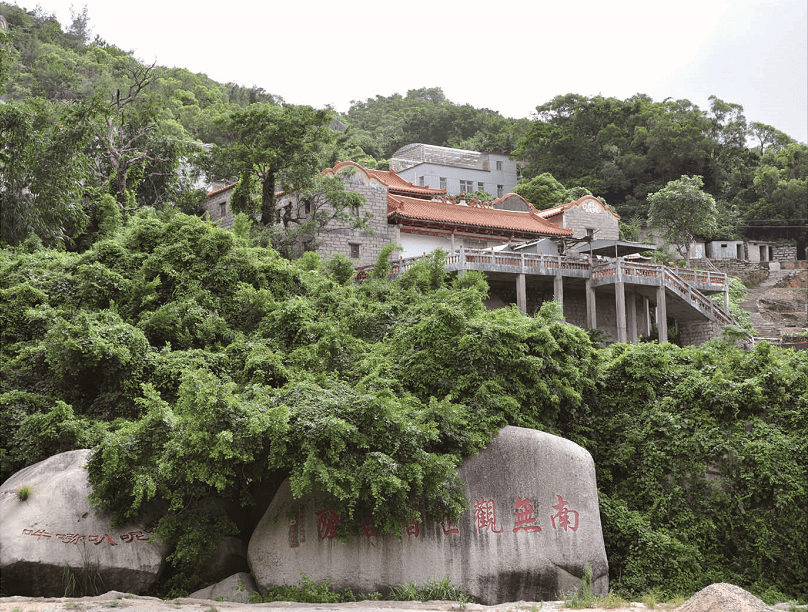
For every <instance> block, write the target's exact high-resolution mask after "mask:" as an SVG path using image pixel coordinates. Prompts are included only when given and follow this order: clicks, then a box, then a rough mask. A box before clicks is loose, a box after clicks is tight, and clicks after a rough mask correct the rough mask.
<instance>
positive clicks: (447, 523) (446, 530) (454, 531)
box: [440, 516, 460, 536]
mask: <svg viewBox="0 0 808 612" xmlns="http://www.w3.org/2000/svg"><path fill="white" fill-rule="evenodd" d="M440 528H441V529H443V535H445V536H448V535H460V529H458V527H457V525H455V522H454V521H453V520H452V519H450V518H449V517H448V516H446V517H444V519H443V522H442V523H441V524H440Z"/></svg>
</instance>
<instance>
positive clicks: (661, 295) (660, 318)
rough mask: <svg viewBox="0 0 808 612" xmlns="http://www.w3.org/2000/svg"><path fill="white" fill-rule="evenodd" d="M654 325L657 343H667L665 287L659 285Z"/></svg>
mask: <svg viewBox="0 0 808 612" xmlns="http://www.w3.org/2000/svg"><path fill="white" fill-rule="evenodd" d="M656 324H657V331H658V332H659V343H660V344H662V343H663V342H667V341H668V309H667V306H666V305H665V286H664V285H660V286H659V287H657V290H656Z"/></svg>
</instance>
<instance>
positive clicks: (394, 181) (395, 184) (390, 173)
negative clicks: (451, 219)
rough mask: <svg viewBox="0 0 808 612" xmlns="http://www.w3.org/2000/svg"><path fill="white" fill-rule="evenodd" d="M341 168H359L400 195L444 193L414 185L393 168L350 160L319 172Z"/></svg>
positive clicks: (423, 195)
mask: <svg viewBox="0 0 808 612" xmlns="http://www.w3.org/2000/svg"><path fill="white" fill-rule="evenodd" d="M343 168H356V169H358V170H361V171H362V172H364V173H365V174H367V175H368V176H369V177H372V178H375V179H376V180H378V181H379V182H380V183H382V184H383V185H384V186H386V187H387V189H388V190H389V191H390V192H392V193H396V194H400V195H409V196H415V197H421V198H424V197H432V196H436V195H446V190H445V189H434V188H432V187H422V186H420V185H415V184H413V183H410V182H409V181H407V180H405V179H403V178H401V177H400V176H399V175H398V174H396V172H395V170H371V169H370V168H364V167H362V166H360V165H359V164H357V163H356V162H352V161H342V162H337V163H336V164H334V167H333V168H326V169H325V170H323V171H322V172H321V173H320V176H323V175H325V174H336V173H337V172H339V171H340V170H342V169H343Z"/></svg>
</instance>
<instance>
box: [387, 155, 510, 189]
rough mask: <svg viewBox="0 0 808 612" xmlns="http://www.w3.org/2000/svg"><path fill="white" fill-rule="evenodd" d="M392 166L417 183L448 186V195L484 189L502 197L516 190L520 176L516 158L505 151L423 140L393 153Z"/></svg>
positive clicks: (445, 187)
mask: <svg viewBox="0 0 808 612" xmlns="http://www.w3.org/2000/svg"><path fill="white" fill-rule="evenodd" d="M390 169H391V170H395V171H396V173H398V175H399V176H400V177H401V178H403V179H405V180H407V181H410V182H411V183H413V184H415V185H419V186H422V187H432V188H433V189H446V193H448V194H449V195H458V194H460V193H472V192H474V191H477V190H479V189H482V190H483V191H485V192H487V193H489V194H491V195H492V196H494V197H495V198H502V197H504V196H506V195H507V194H509V193H511V192H512V191H513V189H514V187H516V181H517V179H518V176H517V169H516V162H515V161H513V160H511V159H509V158H508V156H507V155H503V154H502V153H489V152H479V151H468V150H466V149H450V148H448V147H436V146H433V145H426V144H421V143H415V144H409V145H406V146H404V147H401V148H400V149H399V150H398V151H396V152H395V153H393V156H392V157H391V158H390Z"/></svg>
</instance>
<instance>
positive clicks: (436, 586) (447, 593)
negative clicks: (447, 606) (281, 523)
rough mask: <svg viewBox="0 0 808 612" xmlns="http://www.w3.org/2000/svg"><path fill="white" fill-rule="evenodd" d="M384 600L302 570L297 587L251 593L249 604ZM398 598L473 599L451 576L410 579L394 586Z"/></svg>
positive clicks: (392, 591) (394, 597) (392, 597)
mask: <svg viewBox="0 0 808 612" xmlns="http://www.w3.org/2000/svg"><path fill="white" fill-rule="evenodd" d="M380 599H382V594H381V593H378V592H372V593H357V594H354V592H353V591H352V590H351V589H342V590H341V591H335V590H333V589H332V588H331V581H330V580H326V581H325V582H323V583H320V584H317V583H316V582H314V581H313V580H311V579H310V578H309V577H308V576H307V575H306V574H304V573H302V572H301V575H300V580H299V581H298V583H297V586H296V587H294V586H279V585H269V586H268V587H267V594H266V595H264V596H262V595H261V594H259V593H251V594H250V596H249V597H248V599H247V601H248V603H270V602H273V601H295V602H300V603H347V602H353V601H367V600H375V601H378V600H380ZM386 599H389V600H397V601H429V600H435V599H438V600H451V601H458V602H460V603H461V604H466V603H469V602H471V601H472V600H473V599H472V597H471V596H469V595H468V594H466V593H463V592H462V591H460V590H459V589H458V588H457V587H455V586H454V585H453V584H452V583H451V580H450V578H449V576H447V577H445V578H443V579H442V580H438V579H437V577H435V578H433V579H432V580H430V581H427V582H425V583H423V584H421V585H418V584H416V583H415V582H408V583H404V584H402V585H399V586H397V587H393V588H392V589H390V593H389V594H388V596H387V598H386Z"/></svg>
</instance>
